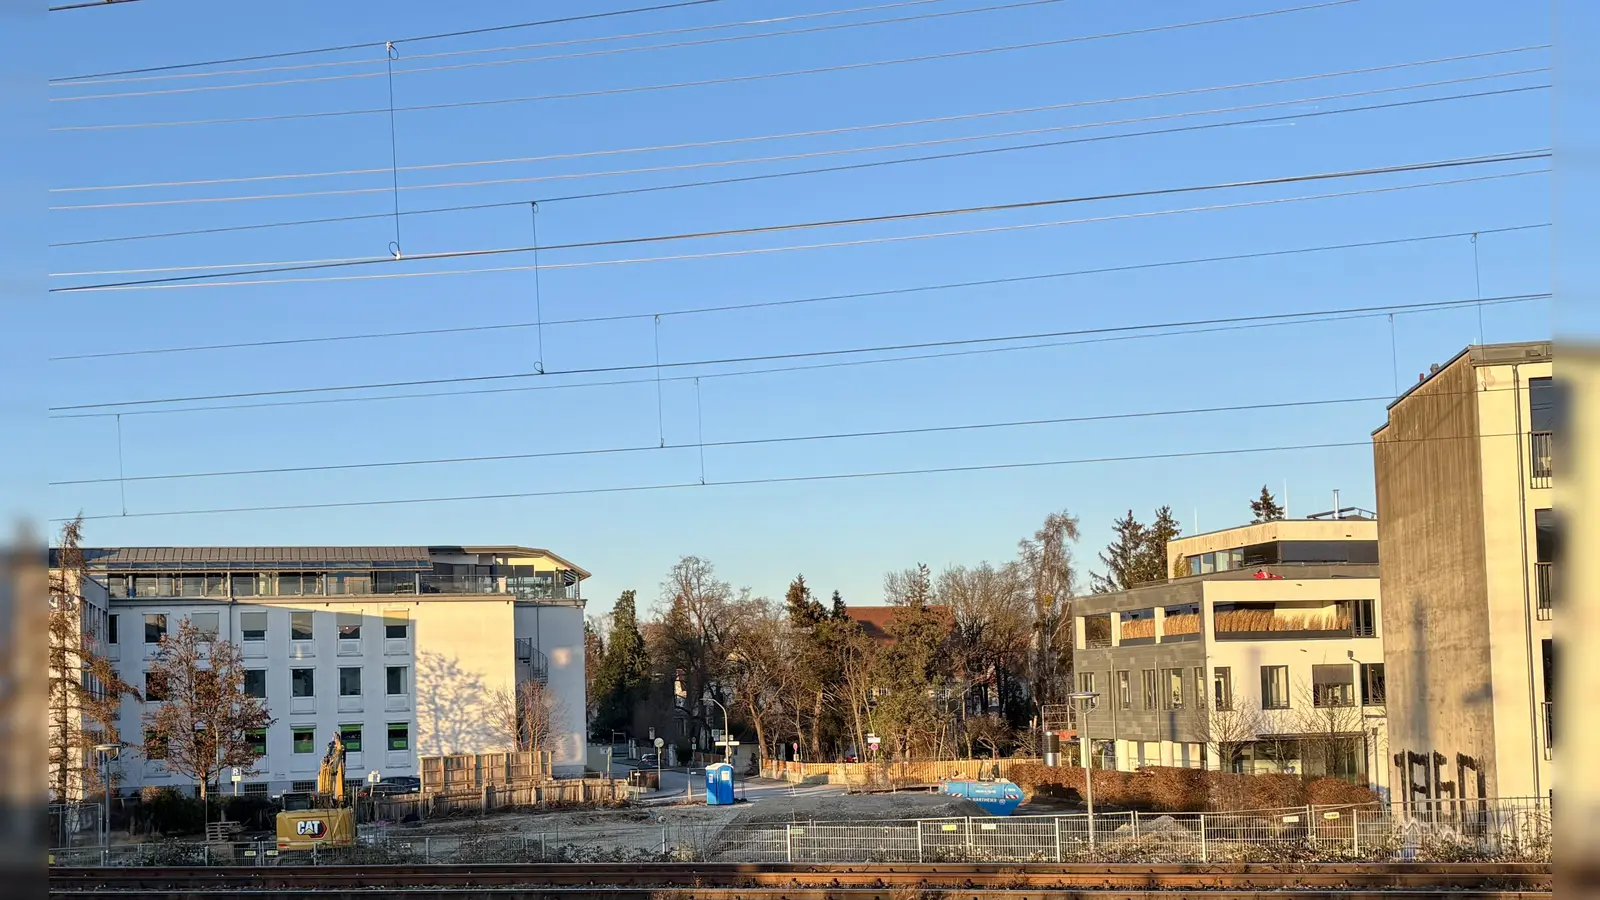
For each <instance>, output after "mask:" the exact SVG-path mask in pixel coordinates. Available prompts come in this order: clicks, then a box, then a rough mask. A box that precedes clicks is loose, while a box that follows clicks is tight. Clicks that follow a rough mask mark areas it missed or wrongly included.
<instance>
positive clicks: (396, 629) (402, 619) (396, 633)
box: [383, 612, 411, 641]
mask: <svg viewBox="0 0 1600 900" xmlns="http://www.w3.org/2000/svg"><path fill="white" fill-rule="evenodd" d="M410 632H411V622H410V620H409V619H408V618H406V614H405V613H404V612H389V613H384V614H383V636H384V637H385V638H388V639H389V640H391V641H403V640H405V639H406V637H407V636H408V635H409V634H410Z"/></svg>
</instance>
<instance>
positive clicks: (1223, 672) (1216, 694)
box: [1211, 666, 1233, 711]
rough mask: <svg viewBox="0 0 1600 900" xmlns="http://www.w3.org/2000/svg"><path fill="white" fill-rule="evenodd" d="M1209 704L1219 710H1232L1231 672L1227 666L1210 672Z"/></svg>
mask: <svg viewBox="0 0 1600 900" xmlns="http://www.w3.org/2000/svg"><path fill="white" fill-rule="evenodd" d="M1211 702H1212V703H1214V704H1215V705H1216V708H1217V709H1219V710H1223V711H1226V710H1230V709H1233V670H1232V669H1230V668H1228V667H1227V666H1218V667H1216V668H1215V669H1212V670H1211Z"/></svg>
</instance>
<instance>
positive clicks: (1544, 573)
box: [1533, 562, 1555, 622]
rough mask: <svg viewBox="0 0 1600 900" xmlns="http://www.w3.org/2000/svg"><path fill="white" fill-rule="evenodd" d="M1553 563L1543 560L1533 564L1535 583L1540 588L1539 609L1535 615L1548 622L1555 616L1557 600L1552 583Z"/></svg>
mask: <svg viewBox="0 0 1600 900" xmlns="http://www.w3.org/2000/svg"><path fill="white" fill-rule="evenodd" d="M1550 566H1551V563H1547V562H1542V563H1534V564H1533V574H1534V579H1533V581H1534V585H1535V586H1536V587H1537V589H1538V603H1539V605H1538V611H1537V612H1536V613H1535V615H1537V616H1538V618H1539V621H1541V622H1548V621H1550V620H1551V619H1552V618H1554V613H1555V600H1554V593H1555V592H1554V591H1553V590H1552V589H1551V585H1550V572H1551V570H1550Z"/></svg>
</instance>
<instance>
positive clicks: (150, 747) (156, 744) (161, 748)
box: [144, 728, 167, 760]
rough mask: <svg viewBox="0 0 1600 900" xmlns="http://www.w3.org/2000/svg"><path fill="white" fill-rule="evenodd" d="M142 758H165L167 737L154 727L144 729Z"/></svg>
mask: <svg viewBox="0 0 1600 900" xmlns="http://www.w3.org/2000/svg"><path fill="white" fill-rule="evenodd" d="M144 758H145V759H154V760H162V759H166V758H167V739H166V738H165V737H163V736H162V734H161V732H159V731H157V730H155V729H154V728H146V729H145V730H144Z"/></svg>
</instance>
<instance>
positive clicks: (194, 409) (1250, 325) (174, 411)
mask: <svg viewBox="0 0 1600 900" xmlns="http://www.w3.org/2000/svg"><path fill="white" fill-rule="evenodd" d="M1548 299H1550V295H1549V294H1548V293H1544V294H1528V295H1520V296H1511V297H1507V298H1504V299H1492V298H1490V299H1484V300H1467V301H1457V302H1456V303H1454V304H1451V305H1442V306H1441V305H1438V304H1434V305H1432V306H1431V308H1414V309H1402V310H1398V311H1389V312H1387V313H1386V312H1349V313H1343V314H1339V315H1330V316H1323V317H1315V316H1313V317H1308V318H1296V319H1283V320H1279V321H1264V322H1245V323H1236V324H1228V325H1213V326H1205V327H1201V328H1188V329H1183V330H1166V331H1160V330H1148V331H1140V332H1137V333H1129V334H1119V335H1111V336H1097V337H1087V338H1075V339H1071V340H1057V341H1041V342H1035V343H1029V344H1018V345H1009V346H999V347H978V348H967V349H960V350H939V351H930V352H927V353H916V354H906V355H900V356H883V357H872V358H868V359H830V360H826V361H823V362H813V363H791V364H785V365H781V366H763V367H759V368H745V369H736V370H731V371H723V372H707V373H701V374H694V375H678V376H662V377H661V381H663V382H684V381H690V380H693V379H695V378H703V379H707V380H710V379H713V378H747V377H752V376H759V375H778V374H787V373H793V372H810V371H816V370H826V369H842V368H854V367H859V366H877V365H892V364H895V363H904V362H919V361H926V360H934V359H954V358H961V357H975V356H988V355H992V354H996V353H1017V352H1024V351H1028V350H1050V349H1058V348H1061V347H1072V346H1080V345H1086V344H1106V343H1116V342H1121V341H1133V340H1151V339H1157V338H1164V337H1184V336H1188V335H1195V334H1215V333H1221V332H1232V331H1244V330H1250V329H1259V328H1281V327H1289V326H1295V325H1306V324H1315V323H1322V322H1342V321H1351V320H1357V319H1370V318H1376V317H1379V316H1396V315H1425V314H1427V313H1430V312H1436V311H1442V310H1446V309H1451V308H1457V307H1461V306H1468V305H1473V304H1477V305H1481V306H1502V305H1510V304H1520V303H1531V302H1535V301H1538V300H1548ZM550 374H557V375H559V374H561V373H550ZM654 381H655V377H654V376H646V377H643V378H623V379H609V380H604V381H592V380H591V381H578V382H570V383H568V382H561V381H560V380H559V379H558V380H557V381H556V382H555V383H551V382H549V381H548V380H546V379H539V383H538V384H531V385H517V386H509V387H489V388H466V389H462V390H451V391H426V392H413V393H390V394H376V395H361V396H350V397H315V398H306V399H297V400H274V401H264V402H251V403H226V404H212V405H209V406H185V407H170V408H144V407H141V408H138V409H129V410H123V411H119V412H76V413H75V412H64V413H55V414H52V415H50V416H48V417H47V418H51V419H95V418H109V417H111V416H159V415H181V414H184V413H205V412H223V411H228V410H241V409H275V408H283V407H291V406H326V405H332V404H345V403H378V402H385V401H396V400H423V399H435V398H456V397H467V396H485V395H495V394H517V393H528V392H532V391H554V390H583V389H587V388H599V387H624V386H630V385H643V384H651V383H653V382H654Z"/></svg>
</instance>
